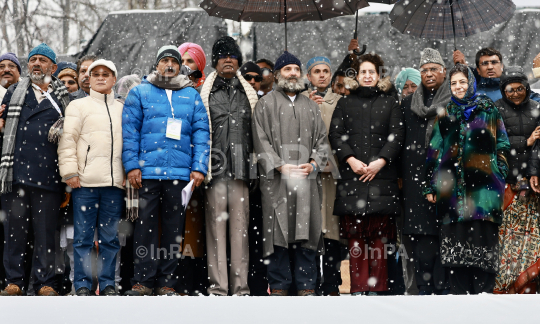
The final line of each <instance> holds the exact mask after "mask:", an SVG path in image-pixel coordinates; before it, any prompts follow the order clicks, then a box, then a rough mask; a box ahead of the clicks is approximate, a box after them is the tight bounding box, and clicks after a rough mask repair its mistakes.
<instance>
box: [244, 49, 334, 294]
mask: <svg viewBox="0 0 540 324" xmlns="http://www.w3.org/2000/svg"><path fill="white" fill-rule="evenodd" d="M301 66H302V64H301V63H300V60H298V59H297V58H296V57H295V56H294V55H292V54H290V53H289V52H287V51H285V52H284V53H283V54H282V55H281V56H280V57H279V58H278V59H277V61H276V64H275V67H274V68H275V72H274V73H275V77H276V80H277V87H276V89H275V90H274V91H273V92H271V93H269V94H267V95H266V96H264V97H262V98H261V99H260V100H259V102H258V103H257V105H256V106H255V109H254V115H253V122H252V128H253V145H254V148H255V154H256V157H257V161H258V163H259V173H260V181H261V182H260V188H261V192H262V206H263V237H264V240H263V245H264V255H265V257H266V260H267V262H268V283H269V284H270V289H271V291H272V296H286V295H288V291H289V288H290V287H291V285H292V284H294V285H295V286H296V290H297V291H298V295H299V296H314V295H315V286H316V282H317V266H316V260H317V254H318V253H320V252H322V249H323V238H322V216H321V201H322V188H321V185H320V183H321V182H320V175H319V171H320V170H321V168H324V167H325V166H326V162H327V158H328V141H327V139H326V127H325V125H324V122H323V120H322V117H321V112H320V109H319V106H318V105H317V104H316V103H315V102H314V101H312V100H311V99H309V98H308V97H306V96H301V95H300V92H301V91H303V90H304V80H303V78H302V77H301V75H302V70H301ZM289 255H291V256H292V258H293V259H294V260H293V264H294V268H293V269H291V266H290V262H289ZM293 272H294V283H293V275H292V274H293Z"/></svg>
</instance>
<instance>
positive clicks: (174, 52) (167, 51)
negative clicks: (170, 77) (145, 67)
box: [156, 45, 182, 65]
mask: <svg viewBox="0 0 540 324" xmlns="http://www.w3.org/2000/svg"><path fill="white" fill-rule="evenodd" d="M165 57H172V58H173V59H175V60H176V61H177V62H178V64H182V56H181V55H180V52H178V48H176V46H174V45H165V46H163V47H162V48H160V49H159V50H158V52H157V55H156V65H158V64H159V61H161V60H162V59H163V58H165Z"/></svg>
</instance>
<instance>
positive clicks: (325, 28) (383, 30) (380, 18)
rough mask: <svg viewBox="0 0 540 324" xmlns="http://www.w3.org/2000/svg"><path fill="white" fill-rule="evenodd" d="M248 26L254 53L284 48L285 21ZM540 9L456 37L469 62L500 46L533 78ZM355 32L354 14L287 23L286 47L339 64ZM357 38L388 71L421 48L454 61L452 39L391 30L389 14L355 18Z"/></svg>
mask: <svg viewBox="0 0 540 324" xmlns="http://www.w3.org/2000/svg"><path fill="white" fill-rule="evenodd" d="M252 30H254V32H255V39H256V40H257V46H256V53H254V56H255V57H256V58H262V57H264V58H268V59H270V60H275V59H276V58H277V57H278V56H279V55H280V54H281V52H282V51H283V47H284V40H283V33H284V30H283V26H282V25H278V24H272V23H254V24H253V26H252ZM539 31H540V10H517V11H516V12H515V14H514V16H513V17H512V19H511V20H510V21H509V22H507V23H505V24H502V25H500V26H498V27H496V28H493V29H492V30H490V31H487V32H483V33H480V34H477V35H474V36H472V37H468V38H457V44H458V49H459V50H461V51H462V52H463V53H464V54H465V56H466V58H467V61H468V62H469V64H471V65H473V66H474V65H475V63H474V61H475V60H474V59H475V55H476V52H477V51H478V50H479V49H480V48H482V47H494V48H496V49H499V50H500V51H501V53H502V54H503V56H504V63H505V64H506V65H507V66H513V65H519V66H522V67H523V68H524V70H525V71H526V73H528V74H529V77H530V78H532V62H533V59H534V57H535V56H536V55H537V54H538V53H539V52H540V34H539ZM353 32H354V16H346V17H339V18H334V19H330V20H326V21H322V22H321V21H317V22H293V23H289V27H288V33H289V34H288V37H289V44H288V49H289V52H291V53H293V54H294V55H297V56H298V58H299V59H300V61H302V63H306V62H307V61H308V60H309V59H310V58H311V57H313V56H315V55H325V56H328V57H329V58H330V60H331V61H332V64H333V65H334V66H335V67H337V66H338V65H339V64H340V63H341V60H342V59H343V58H344V57H345V55H346V52H347V46H348V44H349V41H350V40H351V38H352V36H353ZM358 38H359V43H360V44H366V45H367V51H368V52H375V53H377V54H379V55H381V56H382V58H383V60H384V61H385V65H386V66H387V67H388V69H389V71H390V72H391V74H392V76H396V75H397V73H399V71H400V70H401V68H402V67H415V68H418V63H419V61H420V51H421V50H422V49H424V48H425V47H432V48H435V49H437V50H439V51H440V52H441V54H442V55H443V58H444V59H445V60H446V62H447V65H448V66H450V63H451V61H452V51H453V42H452V40H448V41H445V42H442V41H433V40H427V39H422V38H415V37H411V36H406V35H403V34H401V33H400V32H398V31H397V30H395V29H393V28H392V27H391V25H390V19H389V18H388V14H380V15H365V16H360V17H359V22H358Z"/></svg>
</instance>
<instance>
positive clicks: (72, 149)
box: [58, 90, 124, 188]
mask: <svg viewBox="0 0 540 324" xmlns="http://www.w3.org/2000/svg"><path fill="white" fill-rule="evenodd" d="M105 99H106V100H107V101H105ZM123 107H124V105H123V104H122V103H120V102H119V101H118V100H115V99H114V92H111V94H108V95H103V94H101V93H99V92H96V91H93V90H90V96H88V97H86V98H82V99H77V100H74V101H71V102H70V104H69V105H68V106H67V108H66V119H65V121H64V133H63V135H62V138H61V139H60V143H59V145H58V165H59V166H60V175H61V176H62V179H63V180H64V181H65V180H67V179H69V178H72V177H74V176H77V175H78V176H79V181H80V183H81V186H82V187H109V186H115V187H118V188H123V187H122V182H123V180H124V169H123V165H122V143H123V141H122V109H123Z"/></svg>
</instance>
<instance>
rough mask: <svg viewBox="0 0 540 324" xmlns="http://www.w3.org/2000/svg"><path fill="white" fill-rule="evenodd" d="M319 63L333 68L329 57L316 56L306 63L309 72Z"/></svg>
mask: <svg viewBox="0 0 540 324" xmlns="http://www.w3.org/2000/svg"><path fill="white" fill-rule="evenodd" d="M319 64H325V65H326V66H328V68H329V69H332V66H331V65H330V59H329V58H328V57H325V56H315V57H313V58H311V59H310V60H309V61H308V62H307V64H306V67H307V72H308V73H309V72H310V71H311V68H313V67H314V66H315V65H319Z"/></svg>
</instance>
